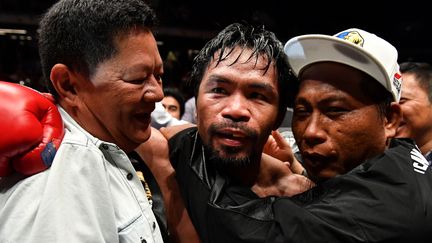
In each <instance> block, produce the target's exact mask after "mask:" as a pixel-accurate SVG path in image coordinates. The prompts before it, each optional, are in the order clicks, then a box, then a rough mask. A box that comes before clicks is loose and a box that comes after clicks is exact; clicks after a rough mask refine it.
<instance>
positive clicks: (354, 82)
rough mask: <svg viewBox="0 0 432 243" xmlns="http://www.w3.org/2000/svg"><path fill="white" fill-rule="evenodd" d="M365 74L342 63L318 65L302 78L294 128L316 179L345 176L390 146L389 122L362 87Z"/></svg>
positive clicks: (308, 165)
mask: <svg viewBox="0 0 432 243" xmlns="http://www.w3.org/2000/svg"><path fill="white" fill-rule="evenodd" d="M362 77H363V76H362V74H361V72H360V71H358V70H355V69H353V68H351V67H348V66H345V65H342V64H336V63H318V64H313V65H312V66H310V67H309V68H307V69H306V70H305V71H304V73H303V75H302V77H301V83H300V89H299V92H298V95H297V96H296V100H295V106H294V114H293V121H292V129H293V133H294V137H295V139H296V142H297V145H298V147H299V149H300V152H301V155H302V158H303V161H304V166H305V168H306V170H307V172H308V175H309V176H310V177H311V179H312V180H314V181H320V180H325V179H328V178H331V177H334V176H336V175H338V174H344V173H346V172H348V171H350V170H351V169H353V168H354V167H356V166H357V165H359V164H360V163H362V162H363V161H364V160H365V159H367V158H370V157H372V156H375V155H377V154H379V153H381V152H383V151H384V149H385V146H386V139H387V138H386V135H385V131H384V130H385V129H384V121H383V119H381V118H380V116H379V112H378V109H377V107H376V106H375V105H374V104H373V103H372V102H371V101H370V99H369V98H368V97H367V94H365V92H364V91H363V89H362V88H360V82H361V80H362ZM369 82H370V81H369Z"/></svg>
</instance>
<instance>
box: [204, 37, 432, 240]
mask: <svg viewBox="0 0 432 243" xmlns="http://www.w3.org/2000/svg"><path fill="white" fill-rule="evenodd" d="M284 50H285V53H286V54H287V55H288V59H289V62H290V65H291V67H292V70H293V73H294V74H295V75H296V76H297V77H298V79H299V81H300V87H299V90H298V92H297V94H296V99H295V104H294V115H293V123H292V130H293V134H294V136H295V139H296V142H297V145H298V147H299V150H300V153H301V156H302V160H303V165H304V167H305V169H306V171H307V174H308V176H309V177H310V178H311V179H312V180H313V181H315V182H316V183H317V186H316V187H314V188H312V189H311V190H308V191H306V192H304V193H302V194H299V195H296V196H294V197H266V198H254V197H251V199H250V200H249V201H248V202H246V203H243V204H237V205H236V204H235V203H232V201H231V202H230V204H228V203H227V201H219V202H215V201H212V202H208V203H209V204H211V205H212V206H213V207H215V208H218V209H219V211H220V212H219V213H217V214H213V215H208V216H209V217H212V220H211V223H212V224H211V225H212V226H213V227H212V228H211V232H212V235H214V236H216V237H217V238H218V240H221V239H223V240H224V241H223V242H235V240H234V238H235V237H237V236H236V235H237V234H238V232H239V231H240V230H239V229H240V228H242V230H241V232H242V242H308V243H311V242H426V241H429V240H430V239H432V231H431V230H430V225H432V214H431V212H432V174H431V169H430V167H428V163H427V161H426V160H425V158H424V157H423V156H422V155H421V153H420V151H419V150H418V148H417V146H416V145H415V144H414V143H413V142H412V140H409V139H395V138H394V136H395V134H396V130H397V127H398V124H399V121H400V119H401V109H400V107H399V104H398V103H397V101H398V99H399V97H400V87H401V79H400V74H399V71H398V69H399V68H398V64H397V55H398V54H397V51H396V49H395V48H394V47H393V46H392V45H391V44H390V43H388V42H387V41H385V40H383V39H382V38H380V37H378V36H376V35H374V34H371V33H368V32H366V31H363V30H360V29H349V30H346V31H343V32H340V33H338V34H336V35H334V36H328V35H303V36H298V37H295V38H292V39H291V40H289V41H288V42H287V43H286V45H285V48H284ZM225 190H226V191H229V190H230V188H225ZM268 210H271V212H270V213H269V212H268ZM259 212H261V213H262V214H265V215H266V216H267V217H266V218H265V220H263V221H262V222H258V221H253V220H252V219H253V217H254V216H255V215H257V214H259ZM244 228H249V229H250V230H249V231H247V230H244ZM257 229H259V230H257ZM263 229H265V230H263ZM262 232H266V233H264V234H263V233H262ZM215 242H216V241H215Z"/></svg>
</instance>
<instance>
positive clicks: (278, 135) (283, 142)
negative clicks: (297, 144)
mask: <svg viewBox="0 0 432 243" xmlns="http://www.w3.org/2000/svg"><path fill="white" fill-rule="evenodd" d="M271 135H272V137H273V139H274V141H275V142H276V144H277V145H278V146H279V147H281V148H291V146H290V145H289V143H288V142H287V141H286V140H285V138H284V137H283V136H282V134H281V133H280V132H279V131H277V130H275V131H272V133H271Z"/></svg>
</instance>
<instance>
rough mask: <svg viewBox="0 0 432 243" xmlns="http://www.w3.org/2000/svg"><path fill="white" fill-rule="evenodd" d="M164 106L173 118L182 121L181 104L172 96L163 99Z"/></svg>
mask: <svg viewBox="0 0 432 243" xmlns="http://www.w3.org/2000/svg"><path fill="white" fill-rule="evenodd" d="M162 105H163V107H164V108H165V110H166V111H167V112H168V113H170V114H171V116H172V117H174V118H177V119H179V120H180V103H179V102H178V100H176V99H175V98H174V97H172V96H165V97H164V98H163V99H162Z"/></svg>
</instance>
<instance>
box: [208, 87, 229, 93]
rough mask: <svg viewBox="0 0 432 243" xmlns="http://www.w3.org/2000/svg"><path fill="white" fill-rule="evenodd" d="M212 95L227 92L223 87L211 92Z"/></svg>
mask: <svg viewBox="0 0 432 243" xmlns="http://www.w3.org/2000/svg"><path fill="white" fill-rule="evenodd" d="M210 91H211V93H215V94H226V93H227V92H226V90H225V89H224V88H221V87H216V88H213V89H211V90H210Z"/></svg>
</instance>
